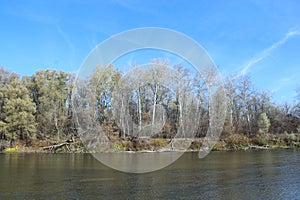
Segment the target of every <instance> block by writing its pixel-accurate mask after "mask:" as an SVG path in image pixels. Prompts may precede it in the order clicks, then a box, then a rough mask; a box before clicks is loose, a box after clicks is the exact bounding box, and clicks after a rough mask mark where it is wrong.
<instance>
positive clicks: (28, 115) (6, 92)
mask: <svg viewBox="0 0 300 200" xmlns="http://www.w3.org/2000/svg"><path fill="white" fill-rule="evenodd" d="M1 74H2V76H1V83H0V85H1V87H0V102H1V108H0V109H1V118H0V128H1V130H0V132H1V133H0V134H1V135H2V136H1V138H5V139H7V140H10V142H11V145H12V143H13V141H14V140H16V139H21V140H26V143H27V142H28V141H29V140H30V139H33V138H35V132H36V123H35V119H34V113H35V112H36V106H35V104H34V103H33V102H32V100H31V99H30V97H29V95H28V94H29V93H28V90H27V88H26V87H25V86H23V85H22V84H21V82H20V80H19V76H18V75H16V74H12V75H10V76H6V77H5V76H3V74H6V75H7V74H9V73H7V72H4V71H2V73H1ZM3 77H5V78H3Z"/></svg>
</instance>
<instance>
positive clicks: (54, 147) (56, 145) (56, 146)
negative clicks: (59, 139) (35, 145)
mask: <svg viewBox="0 0 300 200" xmlns="http://www.w3.org/2000/svg"><path fill="white" fill-rule="evenodd" d="M68 144H69V143H68V142H63V143H60V144H54V145H50V146H46V147H43V150H50V151H55V150H56V149H58V148H60V147H63V146H65V145H68Z"/></svg>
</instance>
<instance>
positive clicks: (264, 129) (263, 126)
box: [257, 113, 271, 134]
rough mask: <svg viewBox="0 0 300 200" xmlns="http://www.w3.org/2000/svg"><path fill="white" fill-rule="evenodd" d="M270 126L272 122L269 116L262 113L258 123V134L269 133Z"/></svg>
mask: <svg viewBox="0 0 300 200" xmlns="http://www.w3.org/2000/svg"><path fill="white" fill-rule="evenodd" d="M270 125H271V124H270V120H269V118H268V116H267V114H266V113H261V114H260V116H259V118H258V121H257V126H258V132H259V133H263V134H266V133H268V131H269V128H270Z"/></svg>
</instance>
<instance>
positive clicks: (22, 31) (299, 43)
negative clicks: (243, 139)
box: [0, 0, 300, 103]
mask: <svg viewBox="0 0 300 200" xmlns="http://www.w3.org/2000/svg"><path fill="white" fill-rule="evenodd" d="M299 8H300V2H299V1H298V0H286V1H281V0H263V1H261V0H247V1H246V0H245V1H244V0H231V1H227V0H216V1H209V0H142V1H141V0H111V1H109V0H105V1H104V0H97V1H96V0H89V1H85V0H43V1H40V0H26V1H25V0H12V1H9V0H2V1H1V3H0V27H1V31H0V47H1V50H0V67H4V68H6V69H8V70H11V71H14V72H16V73H19V74H21V75H31V74H33V73H34V72H35V71H36V70H40V69H48V68H49V69H56V70H62V71H66V72H77V71H78V70H79V68H80V66H81V65H82V64H83V62H84V60H85V59H86V58H87V56H88V55H89V53H90V52H91V51H92V50H93V49H94V48H95V47H96V45H98V44H99V43H101V42H103V41H104V40H106V39H108V38H110V37H111V36H113V35H115V34H118V33H120V32H123V31H126V30H130V29H134V28H142V27H162V28H167V29H172V30H175V31H178V32H181V33H183V34H185V35H187V36H189V37H191V38H193V39H194V40H195V41H196V42H198V43H199V44H200V45H201V46H202V47H203V48H204V49H205V50H206V51H207V52H208V54H209V55H210V56H211V58H212V59H213V61H214V63H215V64H216V65H217V66H218V67H219V70H220V72H221V74H222V76H223V77H226V76H228V75H230V74H235V75H236V76H239V75H245V74H247V75H250V76H251V79H252V82H253V84H254V86H255V87H256V88H258V89H259V90H262V91H265V90H266V91H269V92H271V94H272V100H273V101H275V102H278V103H283V102H290V103H292V102H293V101H295V96H296V88H298V87H300V12H299Z"/></svg>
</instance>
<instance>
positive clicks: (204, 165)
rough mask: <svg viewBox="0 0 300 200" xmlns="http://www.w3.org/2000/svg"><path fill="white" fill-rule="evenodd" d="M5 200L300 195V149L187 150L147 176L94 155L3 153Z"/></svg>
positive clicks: (0, 189) (0, 169) (1, 191)
mask: <svg viewBox="0 0 300 200" xmlns="http://www.w3.org/2000/svg"><path fill="white" fill-rule="evenodd" d="M0 199H122V200H123V199H300V150H299V149H298V150H263V151H233V152H211V153H210V154H209V155H208V156H207V157H205V158H204V159H198V154H197V153H185V154H184V155H183V156H182V157H181V158H180V159H178V160H177V161H176V162H175V163H173V164H172V165H170V166H168V167H166V168H164V169H162V170H159V171H156V172H151V173H144V174H131V173H124V172H119V171H116V170H113V169H110V168H108V167H106V166H105V165H103V164H101V163H100V162H99V161H97V160H96V159H95V158H94V157H93V156H92V155H90V154H0Z"/></svg>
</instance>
